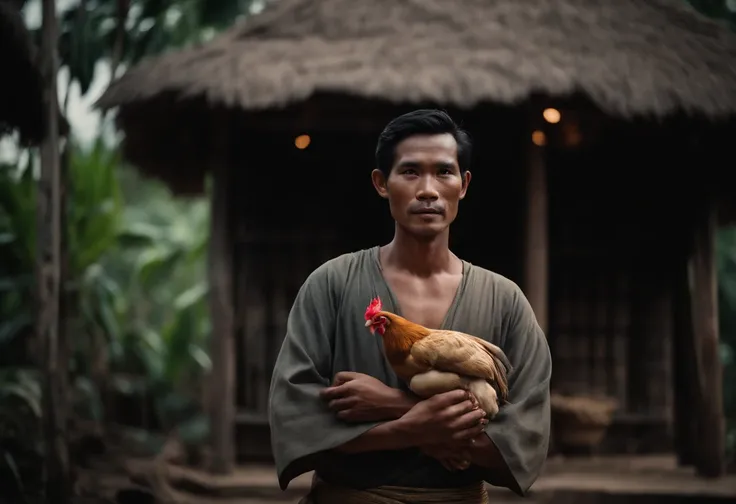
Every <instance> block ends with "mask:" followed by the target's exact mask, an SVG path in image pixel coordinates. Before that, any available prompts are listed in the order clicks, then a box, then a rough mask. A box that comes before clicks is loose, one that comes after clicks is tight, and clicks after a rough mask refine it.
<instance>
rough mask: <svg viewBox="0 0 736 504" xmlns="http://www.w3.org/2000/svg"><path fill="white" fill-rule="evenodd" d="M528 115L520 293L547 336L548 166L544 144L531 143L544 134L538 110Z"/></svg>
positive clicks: (535, 109) (532, 110)
mask: <svg viewBox="0 0 736 504" xmlns="http://www.w3.org/2000/svg"><path fill="white" fill-rule="evenodd" d="M530 112H531V114H530V125H531V126H532V127H531V128H530V131H529V132H528V134H529V136H528V138H527V145H528V159H527V167H526V168H527V172H526V174H527V176H526V181H525V183H526V195H525V196H526V219H525V223H524V233H525V240H524V274H523V279H524V283H523V290H524V293H525V294H526V297H527V298H528V299H529V303H530V304H531V305H532V309H534V314H535V315H536V316H537V321H538V322H539V325H540V327H541V328H542V330H543V331H544V332H545V334H546V332H547V311H548V295H549V284H548V282H549V280H548V267H549V257H548V255H549V249H548V237H547V221H548V215H547V213H548V201H547V167H546V165H545V159H544V145H536V144H535V143H534V142H533V141H532V134H533V132H534V131H539V132H544V128H543V123H542V115H541V110H538V109H537V108H536V107H530Z"/></svg>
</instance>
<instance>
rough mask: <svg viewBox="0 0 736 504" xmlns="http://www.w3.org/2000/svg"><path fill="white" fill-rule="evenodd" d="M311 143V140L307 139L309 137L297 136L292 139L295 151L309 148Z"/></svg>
mask: <svg viewBox="0 0 736 504" xmlns="http://www.w3.org/2000/svg"><path fill="white" fill-rule="evenodd" d="M311 142H312V139H311V138H309V135H299V136H298V137H296V138H295V139H294V145H296V148H297V149H300V150H302V149H306V148H307V147H309V144H310V143H311Z"/></svg>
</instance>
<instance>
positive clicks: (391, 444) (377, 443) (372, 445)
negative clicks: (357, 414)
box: [335, 420, 414, 453]
mask: <svg viewBox="0 0 736 504" xmlns="http://www.w3.org/2000/svg"><path fill="white" fill-rule="evenodd" d="M412 446H414V441H413V439H412V438H411V436H409V435H407V432H406V429H403V428H402V424H401V422H400V421H398V420H392V421H389V422H386V423H382V424H380V425H378V426H376V427H374V428H372V429H371V430H369V431H368V432H366V433H364V434H361V435H360V436H358V437H357V438H355V439H353V440H351V441H348V442H347V443H345V444H343V445H340V446H338V447H337V448H335V450H336V451H339V452H343V453H363V452H369V451H388V450H403V449H404V448H411V447H412Z"/></svg>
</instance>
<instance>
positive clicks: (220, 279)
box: [208, 114, 235, 474]
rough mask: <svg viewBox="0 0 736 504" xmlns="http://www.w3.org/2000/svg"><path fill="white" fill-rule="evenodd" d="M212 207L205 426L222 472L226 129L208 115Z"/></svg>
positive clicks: (225, 453)
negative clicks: (207, 414)
mask: <svg viewBox="0 0 736 504" xmlns="http://www.w3.org/2000/svg"><path fill="white" fill-rule="evenodd" d="M214 117H215V119H214V121H213V127H212V130H211V131H213V142H212V145H213V148H212V167H211V168H212V170H211V173H212V186H213V190H212V195H211V198H212V206H211V209H212V210H211V215H210V243H209V283H210V290H209V301H210V317H211V320H212V336H211V338H212V341H211V354H212V355H211V358H212V372H211V374H210V384H209V385H210V394H209V398H208V399H209V401H210V427H211V436H212V466H211V470H212V472H214V473H216V474H227V473H229V472H230V471H232V469H233V464H234V462H235V436H234V432H235V351H234V350H235V345H234V341H233V338H234V324H233V322H234V320H233V316H234V315H233V287H232V273H233V265H232V243H233V241H232V232H231V229H232V226H231V219H230V213H231V208H230V207H231V198H230V195H231V194H232V193H231V189H232V188H231V185H230V165H229V159H230V156H229V149H230V142H229V141H228V138H229V128H227V124H226V117H223V115H220V114H214Z"/></svg>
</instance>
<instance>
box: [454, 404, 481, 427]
mask: <svg viewBox="0 0 736 504" xmlns="http://www.w3.org/2000/svg"><path fill="white" fill-rule="evenodd" d="M453 408H454V406H453ZM485 416H486V414H485V413H484V412H483V410H480V409H476V410H472V411H468V412H467V413H464V414H462V415H461V416H459V417H458V418H457V419H456V420H455V421H454V422H452V424H451V425H452V427H454V428H455V429H469V428H471V427H478V428H482V427H485V424H486V423H488V422H487V421H486V420H485Z"/></svg>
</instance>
